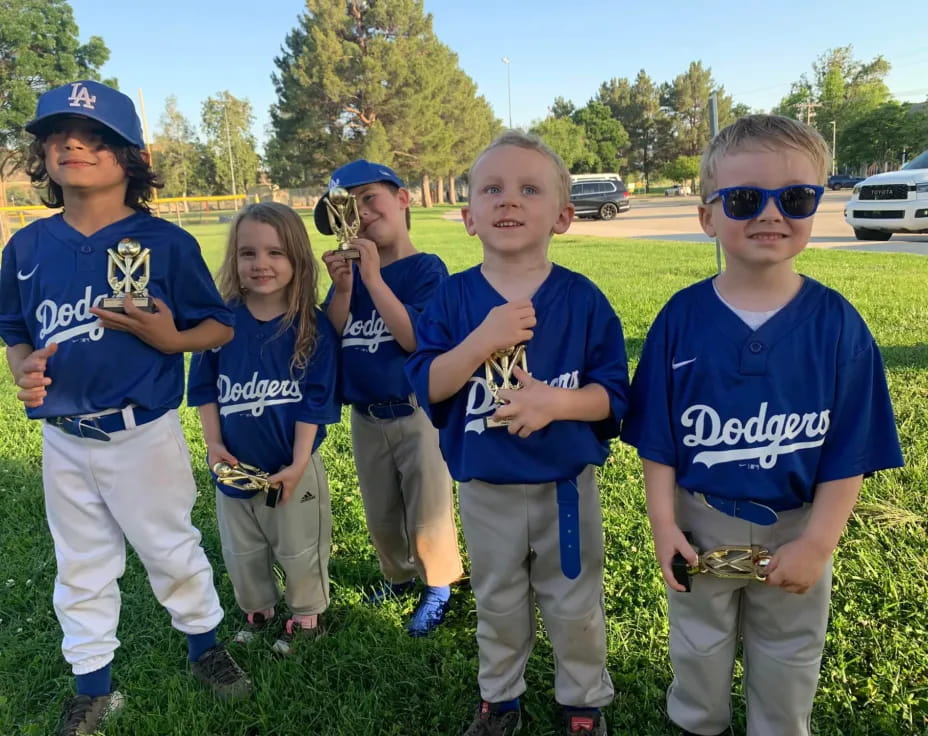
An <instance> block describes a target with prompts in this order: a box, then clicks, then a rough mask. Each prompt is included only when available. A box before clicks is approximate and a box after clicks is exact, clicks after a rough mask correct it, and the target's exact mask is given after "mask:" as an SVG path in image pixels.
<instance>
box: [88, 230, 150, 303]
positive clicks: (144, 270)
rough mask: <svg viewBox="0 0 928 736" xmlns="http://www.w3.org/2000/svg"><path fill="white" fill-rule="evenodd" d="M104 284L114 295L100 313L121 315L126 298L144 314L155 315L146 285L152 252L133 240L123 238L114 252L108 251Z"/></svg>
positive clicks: (106, 301) (104, 301) (104, 300)
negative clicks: (104, 311) (107, 285)
mask: <svg viewBox="0 0 928 736" xmlns="http://www.w3.org/2000/svg"><path fill="white" fill-rule="evenodd" d="M106 252H107V254H108V255H109V258H108V259H107V264H106V280H107V281H108V282H109V285H110V287H111V288H112V289H113V295H112V296H108V297H104V299H103V302H102V304H101V305H100V306H101V307H102V308H103V309H107V310H109V311H110V312H120V313H124V312H125V311H126V310H125V307H124V306H123V304H124V302H125V299H126V297H127V296H128V297H129V298H130V299H131V300H132V303H133V304H134V305H135V306H136V307H138V308H139V309H141V310H142V311H143V312H154V311H155V303H154V301H152V298H151V297H150V296H148V289H147V288H146V287H147V286H148V281H149V279H150V278H151V250H150V249H149V248H142V244H141V243H139V241H138V240H134V239H133V238H123V239H122V240H120V241H119V242H118V243H117V244H116V248H115V249H113V248H107V250H106Z"/></svg>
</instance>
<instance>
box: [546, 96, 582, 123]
mask: <svg viewBox="0 0 928 736" xmlns="http://www.w3.org/2000/svg"><path fill="white" fill-rule="evenodd" d="M575 112H577V108H576V107H575V106H574V103H573V102H571V101H570V100H565V99H564V98H563V97H560V96H558V97H555V98H554V103H553V104H552V105H551V117H553V118H572V117H573V116H574V113H575Z"/></svg>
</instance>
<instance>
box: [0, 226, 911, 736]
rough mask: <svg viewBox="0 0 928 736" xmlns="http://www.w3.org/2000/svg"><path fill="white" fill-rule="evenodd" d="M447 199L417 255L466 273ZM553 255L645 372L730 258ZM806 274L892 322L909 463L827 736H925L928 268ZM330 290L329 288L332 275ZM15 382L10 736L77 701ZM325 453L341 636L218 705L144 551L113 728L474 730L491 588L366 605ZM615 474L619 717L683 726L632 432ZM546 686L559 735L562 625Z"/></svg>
mask: <svg viewBox="0 0 928 736" xmlns="http://www.w3.org/2000/svg"><path fill="white" fill-rule="evenodd" d="M441 212H442V210H440V209H439V210H434V211H429V212H424V211H422V210H418V211H416V212H415V215H414V225H413V232H412V234H413V239H414V241H415V242H416V244H417V246H418V247H419V248H420V249H422V250H426V251H433V252H435V253H438V254H439V255H441V256H442V258H444V260H445V261H446V263H447V264H448V267H449V269H450V270H451V271H458V270H461V269H463V268H465V267H467V266H470V265H472V264H474V263H477V262H478V261H479V259H480V251H479V243H478V242H477V241H476V240H475V239H472V238H468V237H467V236H466V235H465V233H464V231H463V227H462V226H461V225H460V223H455V222H449V221H447V220H443V219H442V218H441ZM694 216H695V213H694ZM310 228H311V223H310ZM191 230H192V232H193V233H194V235H196V236H197V238H198V239H199V240H200V242H201V244H202V246H203V250H204V253H205V255H206V258H207V260H208V261H209V263H210V265H211V267H215V266H217V265H218V263H219V260H220V257H221V254H222V250H223V248H224V239H225V233H226V230H227V226H226V225H209V226H198V227H194V228H191ZM310 232H311V233H312V232H314V231H313V230H312V228H311V229H310ZM312 240H313V244H314V247H315V249H316V253H317V255H318V254H319V253H320V252H321V251H322V250H323V249H325V248H329V247H332V246H331V244H330V243H331V242H332V241H331V239H325V238H321V237H320V236H317V235H313V236H312ZM551 256H552V258H553V259H554V260H556V261H557V262H559V263H562V264H563V265H565V266H568V267H570V268H573V269H575V270H578V271H581V272H583V273H585V274H587V275H588V276H590V277H592V278H593V279H594V280H595V281H596V282H597V283H598V284H599V285H600V287H601V288H602V289H603V291H604V292H605V293H606V294H607V296H608V297H609V299H610V300H611V301H612V303H613V305H614V306H615V308H616V310H617V312H618V314H619V316H620V317H621V318H622V321H623V325H624V328H625V335H626V339H627V343H628V349H629V355H630V358H631V360H632V363H633V364H634V362H635V361H636V360H637V357H638V355H639V353H640V350H641V345H642V342H643V339H644V336H645V333H646V331H647V328H648V325H649V324H650V322H651V320H652V319H653V317H654V315H655V314H656V312H657V310H658V309H659V308H660V307H661V306H662V305H663V303H664V302H665V301H666V300H667V298H668V297H669V296H670V295H671V294H672V293H673V292H674V291H676V290H678V289H680V288H682V287H683V286H685V285H687V284H689V283H691V282H693V281H695V280H697V279H700V278H703V277H705V276H707V275H709V274H710V273H711V272H712V271H713V269H714V265H715V255H714V251H713V249H712V247H711V246H706V245H701V244H691V243H668V242H657V241H631V240H605V239H597V238H592V237H569V236H562V237H560V238H558V239H557V240H556V241H555V243H554V245H553V246H552V248H551ZM798 268H799V270H800V271H801V272H803V273H805V274H808V275H810V276H812V277H815V278H817V279H819V280H821V281H823V282H824V283H825V284H827V285H829V286H833V287H835V288H837V289H839V290H840V291H841V292H842V293H844V294H845V295H846V296H847V297H848V298H849V299H850V300H851V302H853V303H854V305H855V306H856V307H857V308H858V309H859V310H860V311H861V313H862V314H863V315H864V318H865V319H866V320H867V322H868V323H869V325H870V327H871V329H872V330H873V332H874V333H875V335H876V337H877V340H878V341H879V343H880V345H881V346H882V349H883V355H884V358H885V361H886V365H887V369H888V372H889V381H890V387H891V390H892V394H893V400H894V403H895V409H896V415H897V420H898V426H899V431H900V434H901V437H902V442H903V450H904V453H905V458H906V463H907V465H906V467H905V468H904V469H901V470H897V471H892V472H885V473H880V474H878V475H877V476H876V477H874V478H872V479H870V480H868V481H866V483H865V484H864V489H863V493H862V499H861V503H860V505H859V507H858V510H857V513H855V515H854V516H853V518H852V520H851V522H850V526H849V528H848V531H847V533H846V535H845V537H844V539H843V541H842V543H841V546H840V547H839V549H838V553H837V555H836V559H835V586H834V596H833V601H832V617H831V626H830V630H829V635H828V641H827V645H826V648H825V657H824V664H823V667H822V677H821V683H820V688H819V693H818V698H817V701H816V708H815V712H814V716H813V725H814V731H815V732H816V733H818V734H829V735H833V736H838V735H841V736H850V735H851V734H858V735H860V736H863V735H869V736H877V735H879V736H890V735H892V734H915V733H922V734H924V733H928V720H926V718H928V610H926V609H928V439H926V438H928V419H926V406H928V298H926V296H925V293H926V286H925V285H926V284H928V260H926V259H924V258H920V257H918V256H911V255H903V254H871V253H856V252H855V253H842V252H838V251H828V250H814V251H812V250H810V251H809V252H807V253H805V254H803V255H802V256H801V257H800V258H799V260H798ZM320 282H321V287H322V288H323V289H324V288H327V287H328V277H327V276H326V275H325V271H324V269H323V270H322V273H321V279H320ZM801 359H802V356H797V360H801ZM118 369H119V368H118V364H117V363H114V370H118ZM100 380H101V381H104V380H106V377H105V376H100ZM0 382H2V385H0V406H2V409H3V416H4V417H6V426H7V429H6V431H5V432H4V433H3V435H2V438H0V493H2V497H3V498H4V500H5V501H6V504H7V505H6V512H5V513H4V518H3V520H2V522H0V570H2V573H0V734H3V735H4V736H6V735H7V734H10V735H12V734H24V735H25V734H29V735H34V736H39V735H40V734H49V733H52V732H53V728H54V724H55V721H56V719H57V717H58V713H59V709H60V703H61V701H62V700H63V698H64V697H66V696H68V695H70V694H71V692H72V678H71V674H70V669H69V667H68V666H67V665H66V664H65V663H64V661H63V659H62V658H61V655H60V650H59V646H60V630H59V628H58V623H57V621H56V619H55V616H54V613H53V611H52V606H51V591H52V585H53V581H54V577H55V559H54V553H53V548H52V543H51V539H50V537H49V535H48V532H47V529H46V525H45V519H44V510H43V501H42V479H41V464H40V458H41V439H40V427H39V424H38V423H37V422H28V421H26V420H25V419H24V417H23V413H22V410H21V408H20V405H19V403H18V402H17V401H16V399H15V397H14V395H15V392H14V387H13V385H12V381H11V380H10V378H9V376H8V373H7V372H6V371H3V377H2V379H0ZM182 417H183V421H184V426H185V429H186V432H187V437H188V440H189V442H190V446H191V449H192V454H193V457H194V458H195V471H196V473H197V477H198V481H199V483H200V490H201V496H200V498H199V500H198V502H197V504H196V507H195V509H194V521H195V523H196V524H197V525H198V526H199V528H200V529H201V530H202V532H203V544H204V546H205V549H206V551H207V554H208V555H209V557H210V559H211V561H212V562H213V564H214V568H215V571H216V580H217V584H218V586H219V591H220V595H221V597H222V600H223V603H224V605H225V606H226V609H227V611H228V612H229V614H230V615H229V617H228V618H227V620H226V621H225V622H224V623H223V625H222V627H221V634H222V636H228V635H229V634H230V633H231V632H232V630H233V628H232V627H233V626H234V625H235V622H236V621H237V620H238V618H237V614H236V612H235V606H234V600H233V596H232V589H231V586H230V584H229V581H228V578H227V576H226V575H225V572H224V570H223V567H222V563H221V556H220V552H219V535H218V531H217V528H216V520H215V511H214V505H213V498H212V492H211V489H210V487H209V483H208V479H207V475H206V468H205V460H204V455H205V451H204V447H203V442H202V438H201V434H200V428H199V423H198V419H197V416H196V413H195V412H194V411H193V410H190V409H186V408H184V409H183V410H182ZM323 455H324V457H325V462H326V466H327V468H328V474H329V482H330V484H331V486H332V497H333V498H332V506H333V515H334V524H335V531H334V540H333V555H332V565H331V575H332V581H333V590H332V592H333V600H332V606H331V608H330V610H329V613H328V617H327V622H328V628H329V635H328V636H326V637H325V638H323V639H321V640H320V641H318V642H316V643H314V644H312V645H310V646H309V647H306V648H304V649H302V650H300V651H299V652H298V654H297V655H295V656H293V657H292V658H290V659H288V660H285V661H279V660H277V659H275V658H274V657H273V656H272V655H271V653H270V650H269V648H268V646H267V644H269V643H270V642H269V641H265V642H260V641H259V642H255V643H253V644H252V645H251V646H249V647H247V648H241V647H239V648H237V656H238V658H239V661H240V662H241V664H242V665H243V666H244V667H245V668H246V669H247V670H248V671H249V672H250V673H251V674H252V675H253V677H254V680H255V682H256V685H257V696H256V697H255V698H254V700H252V701H249V702H245V703H237V704H221V703H218V702H216V701H214V700H213V699H212V698H211V697H210V696H209V695H208V694H207V693H205V692H204V691H203V690H201V688H200V687H199V686H198V684H197V683H196V682H195V681H194V680H193V678H192V677H190V676H189V675H188V674H187V670H186V664H185V656H186V646H185V642H184V637H183V636H182V635H180V634H179V633H177V632H174V631H173V630H172V629H171V628H170V626H169V620H168V616H167V614H166V613H165V612H164V611H163V610H162V609H161V608H160V607H159V606H158V604H157V603H156V601H155V599H154V597H153V595H152V594H151V591H150V589H149V587H148V583H147V580H146V577H145V574H144V570H143V569H142V567H141V565H140V564H139V562H138V560H137V558H135V557H134V555H131V554H130V556H129V561H128V565H127V571H126V574H125V577H124V578H123V579H122V586H121V587H122V594H123V605H122V621H121V626H120V631H119V633H120V637H121V639H122V641H123V646H122V647H121V648H120V649H119V651H118V652H117V655H116V661H115V664H114V678H115V681H116V684H117V687H119V688H120V689H121V690H122V691H123V692H124V693H125V694H126V695H127V696H128V702H127V707H126V710H125V712H124V714H123V715H122V716H121V718H120V719H119V721H117V722H116V723H115V724H114V727H113V728H111V729H110V731H109V732H110V733H111V734H113V733H115V734H129V735H132V736H135V735H136V734H138V735H139V736H156V735H157V736H164V735H165V734H191V735H198V736H199V735H215V736H244V735H245V734H248V735H257V734H262V735H270V734H275V735H282V736H285V735H290V734H294V735H296V734H301V735H302V734H321V735H322V736H339V735H344V736H349V735H351V736H359V735H362V734H370V735H371V736H381V735H387V734H395V735H396V736H399V735H401V734H402V735H403V736H420V735H421V736H425V735H426V734H442V735H446V734H450V735H454V734H459V733H461V732H462V731H463V730H464V725H465V724H466V722H467V721H469V719H470V717H471V713H472V709H473V707H474V706H475V704H476V701H477V697H478V694H477V688H476V674H477V653H476V645H475V641H474V628H475V624H476V617H475V613H474V601H473V597H472V595H471V594H470V592H469V591H467V590H464V589H460V590H458V591H457V592H456V593H455V606H454V611H453V613H452V614H451V615H450V618H449V623H448V625H447V626H445V627H443V628H442V629H441V630H440V631H439V632H438V633H437V635H435V636H433V637H432V638H430V639H427V640H412V639H409V638H408V637H407V636H406V635H405V633H404V631H403V622H404V620H405V618H406V616H407V615H408V613H409V612H410V610H411V607H412V605H413V603H412V602H411V601H410V602H407V603H391V604H389V605H387V606H386V607H385V608H383V609H378V610H372V609H369V608H366V607H364V606H362V605H361V598H362V595H363V589H364V588H365V586H369V585H371V584H372V583H374V582H375V581H376V580H377V579H378V570H377V564H376V560H375V557H374V554H373V551H372V549H371V547H370V544H369V542H368V538H367V533H366V530H365V524H364V515H363V511H362V508H361V502H360V498H359V496H358V493H357V489H356V479H355V474H354V467H353V463H352V457H351V442H350V436H349V433H348V430H347V423H346V422H343V423H342V424H341V425H339V426H337V427H333V428H332V430H331V433H330V436H329V439H328V440H327V441H326V443H325V445H324V447H323ZM600 482H601V486H602V495H603V505H604V517H605V533H606V549H607V559H606V575H605V590H606V605H607V611H608V625H609V670H610V672H611V674H612V677H613V679H614V681H615V684H616V690H617V698H616V701H615V703H614V704H613V705H612V706H610V707H609V708H608V709H607V711H606V712H607V715H608V718H609V725H610V733H612V734H628V735H630V736H649V735H653V736H657V735H659V734H669V733H671V732H672V731H671V729H670V726H669V724H668V722H667V720H666V715H665V713H664V691H665V688H666V687H667V685H668V683H669V681H670V668H669V663H668V660H667V646H666V638H667V624H666V603H665V599H664V592H663V584H662V582H661V579H660V575H659V571H658V569H657V566H656V564H655V561H654V558H653V555H652V550H651V542H650V536H649V530H648V524H647V519H646V517H645V512H644V494H643V488H642V482H641V472H640V466H639V463H638V460H637V458H636V456H635V454H634V452H633V451H631V450H630V449H629V448H628V447H626V446H623V445H621V444H619V443H618V442H616V443H615V445H614V449H613V453H612V454H611V456H610V457H609V459H608V461H607V463H606V465H605V466H604V468H603V469H602V472H601V474H600ZM527 680H528V688H529V689H528V692H527V693H526V695H525V697H524V699H523V703H524V706H525V711H526V716H527V717H526V725H525V728H524V729H523V733H526V734H529V735H530V736H547V735H549V734H554V733H556V732H557V730H556V728H555V723H556V720H555V719H556V718H557V711H556V709H555V705H554V693H553V662H552V655H551V648H550V645H549V644H548V642H547V640H546V639H545V637H544V636H543V635H541V636H540V637H539V640H538V643H537V645H536V647H535V652H534V654H533V656H532V658H531V660H530V662H529V667H528V674H527ZM770 696H771V697H776V693H771V694H770ZM734 708H735V727H736V733H743V732H744V704H743V700H742V697H741V691H740V687H738V688H736V692H735V697H734ZM784 736H789V735H787V734H784Z"/></svg>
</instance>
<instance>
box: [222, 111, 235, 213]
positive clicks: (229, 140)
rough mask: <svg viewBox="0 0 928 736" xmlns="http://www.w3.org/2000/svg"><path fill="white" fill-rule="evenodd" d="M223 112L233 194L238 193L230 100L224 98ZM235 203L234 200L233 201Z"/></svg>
mask: <svg viewBox="0 0 928 736" xmlns="http://www.w3.org/2000/svg"><path fill="white" fill-rule="evenodd" d="M222 114H223V116H224V117H225V119H226V148H228V149H229V174H230V175H231V176H232V196H233V197H234V196H235V195H236V191H235V164H234V163H233V162H232V136H231V134H230V133H229V101H228V100H224V101H223V104H222ZM233 204H234V201H233Z"/></svg>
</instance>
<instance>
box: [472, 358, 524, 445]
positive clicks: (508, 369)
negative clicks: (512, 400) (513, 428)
mask: <svg viewBox="0 0 928 736" xmlns="http://www.w3.org/2000/svg"><path fill="white" fill-rule="evenodd" d="M516 366H519V368H521V369H522V370H523V371H525V372H526V373H528V362H527V361H526V358H525V345H513V346H511V347H508V348H503V349H502V350H497V351H495V352H494V353H492V354H491V355H490V357H489V358H487V359H486V360H485V361H484V362H483V370H484V374H485V376H486V382H487V389H489V391H490V393H491V394H492V395H493V399H494V401H495V402H496V405H497V406H502V405H503V404H504V403H505V402H504V401H503V400H502V399H501V398H500V397H499V392H500V391H502V390H504V389H520V388H522V384H521V383H519V381H518V379H516V378H515V377H514V376H513V375H512V371H513V368H515V367H516ZM511 423H512V422H511V421H510V420H509V419H493V418H492V416H489V417H485V418H484V420H483V425H484V427H486V428H487V429H495V428H496V427H508V426H509V425H510V424H511Z"/></svg>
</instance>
